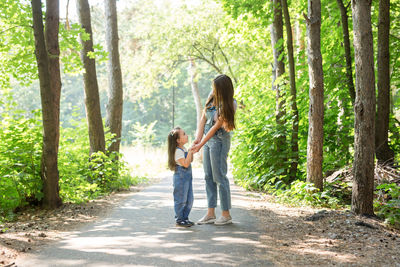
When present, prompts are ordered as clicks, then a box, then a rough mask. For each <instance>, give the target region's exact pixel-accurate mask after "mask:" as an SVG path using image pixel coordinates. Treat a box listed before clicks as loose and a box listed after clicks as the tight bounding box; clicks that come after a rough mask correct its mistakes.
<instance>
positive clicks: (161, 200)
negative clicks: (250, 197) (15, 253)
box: [32, 170, 269, 266]
mask: <svg viewBox="0 0 400 267" xmlns="http://www.w3.org/2000/svg"><path fill="white" fill-rule="evenodd" d="M194 172H195V173H196V175H197V177H195V178H194V183H193V184H194V191H195V203H194V208H193V210H192V212H191V214H190V217H191V219H192V220H193V221H196V220H198V219H199V218H201V217H202V215H203V214H204V212H205V211H206V208H207V203H206V198H205V197H204V195H205V191H204V179H203V175H201V174H202V173H201V171H199V170H195V171H194ZM199 177H200V178H199ZM232 197H233V202H234V203H235V202H236V201H237V199H238V198H240V197H241V195H240V194H238V193H236V190H233V193H232ZM219 213H220V211H219V210H218V211H217V214H219ZM244 214H247V210H246V209H244V208H242V207H241V206H235V207H234V208H233V209H232V216H233V217H234V223H233V224H232V225H227V226H214V225H201V226H200V225H195V226H192V227H190V228H179V227H176V226H175V222H174V211H173V197H172V179H171V178H170V177H166V178H165V179H163V180H162V183H160V184H156V185H154V186H151V187H148V188H146V189H144V190H143V191H141V192H138V193H135V195H134V196H133V197H131V198H130V199H128V200H127V201H125V202H124V203H123V204H122V205H120V206H118V207H116V208H115V209H114V210H113V211H112V212H111V214H110V215H109V217H108V218H105V219H103V220H102V221H98V222H96V223H94V224H93V225H89V226H88V227H86V228H84V229H81V230H80V231H79V232H76V233H75V234H72V235H70V236H69V237H68V238H66V239H65V240H62V241H61V242H59V243H57V244H55V246H53V247H52V248H51V249H49V250H48V252H47V251H44V253H43V254H41V255H32V256H33V257H35V259H34V260H33V262H32V263H34V262H35V260H37V261H38V262H42V261H41V260H42V259H43V260H44V259H45V261H46V262H47V263H48V264H49V266H51V265H52V264H59V265H67V264H66V262H67V260H70V259H82V258H83V259H87V260H86V261H85V262H83V263H82V265H85V266H90V265H91V264H93V266H95V264H96V266H109V265H113V264H115V263H118V264H119V265H124V264H127V265H129V264H132V263H135V264H136V265H144V266H170V265H174V264H186V263H187V264H189V263H190V264H191V265H194V266H196V265H200V266H216V265H220V264H221V263H224V265H227V266H237V265H253V264H252V263H254V264H256V265H257V263H258V265H261V266H266V265H269V262H268V261H265V259H263V258H259V256H258V255H264V253H265V252H263V251H264V249H265V246H264V245H263V244H262V242H261V241H260V240H259V235H260V233H259V231H257V228H256V225H254V222H253V218H251V217H248V216H246V215H244ZM244 255H251V257H249V256H244ZM92 259H93V260H92ZM69 262H73V261H69Z"/></svg>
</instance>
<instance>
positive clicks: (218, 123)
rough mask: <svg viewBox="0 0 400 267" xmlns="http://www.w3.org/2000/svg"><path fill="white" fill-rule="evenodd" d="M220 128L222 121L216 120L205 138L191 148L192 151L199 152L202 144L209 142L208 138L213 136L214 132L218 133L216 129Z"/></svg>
mask: <svg viewBox="0 0 400 267" xmlns="http://www.w3.org/2000/svg"><path fill="white" fill-rule="evenodd" d="M221 126H222V120H221V119H218V120H217V121H216V122H215V124H214V125H213V127H211V129H210V130H209V131H208V133H207V134H206V136H204V137H203V139H202V140H201V142H200V143H199V144H197V145H195V146H193V147H192V149H193V150H194V151H196V152H197V151H199V150H200V148H202V147H203V146H204V144H205V143H207V141H208V140H210V138H211V137H213V136H214V134H215V132H216V131H218V129H219V128H221Z"/></svg>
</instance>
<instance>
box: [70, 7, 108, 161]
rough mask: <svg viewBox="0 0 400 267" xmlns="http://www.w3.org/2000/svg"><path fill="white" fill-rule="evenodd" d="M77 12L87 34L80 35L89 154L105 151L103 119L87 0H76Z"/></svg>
mask: <svg viewBox="0 0 400 267" xmlns="http://www.w3.org/2000/svg"><path fill="white" fill-rule="evenodd" d="M76 7H77V11H78V12H77V13H78V16H79V21H80V23H81V25H82V28H84V29H85V31H86V33H87V34H88V35H89V36H86V35H83V34H81V35H80V38H81V43H82V51H81V59H82V62H83V66H84V69H85V73H84V74H83V80H84V85H85V86H84V87H85V105H86V115H87V120H88V128H89V141H90V154H92V153H93V152H97V151H102V152H105V146H106V145H105V138H104V128H103V120H102V118H101V111H100V97H99V86H98V84H97V77H96V63H95V60H94V58H92V57H91V55H90V53H93V35H92V26H91V19H90V9H89V3H88V0H78V1H77V3H76Z"/></svg>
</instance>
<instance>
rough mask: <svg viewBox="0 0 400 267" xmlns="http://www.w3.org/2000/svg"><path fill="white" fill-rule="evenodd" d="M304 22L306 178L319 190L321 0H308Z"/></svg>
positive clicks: (321, 85)
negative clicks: (306, 96) (307, 94)
mask: <svg viewBox="0 0 400 267" xmlns="http://www.w3.org/2000/svg"><path fill="white" fill-rule="evenodd" d="M304 17H305V19H306V23H307V43H308V47H307V49H308V52H307V54H308V69H309V79H310V89H309V90H310V91H309V96H310V103H309V110H308V119H309V126H308V140H307V182H311V183H313V184H314V185H315V187H316V188H318V189H320V191H322V189H323V176H322V157H323V150H322V148H323V140H324V139H323V137H324V133H323V122H324V75H323V70H322V55H321V1H320V0H308V16H306V15H304Z"/></svg>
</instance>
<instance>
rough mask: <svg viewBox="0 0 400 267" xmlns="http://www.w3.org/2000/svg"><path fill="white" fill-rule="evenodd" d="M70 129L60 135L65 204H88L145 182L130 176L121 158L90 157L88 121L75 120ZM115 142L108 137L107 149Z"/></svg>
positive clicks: (114, 154)
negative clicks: (97, 198)
mask: <svg viewBox="0 0 400 267" xmlns="http://www.w3.org/2000/svg"><path fill="white" fill-rule="evenodd" d="M70 125H71V126H70V127H65V128H62V129H61V134H60V136H61V138H60V149H59V151H60V154H59V161H58V165H59V172H60V195H61V197H62V199H63V201H67V202H84V201H87V200H90V199H94V198H96V197H98V196H100V195H103V194H105V193H108V192H111V191H114V190H118V189H121V188H129V186H131V185H133V184H137V183H139V182H141V181H142V179H143V178H140V177H134V176H132V175H131V174H130V171H129V169H128V167H127V164H126V162H125V161H123V160H122V155H121V154H116V153H112V154H110V155H106V154H104V153H102V152H97V153H93V154H92V155H91V156H90V157H89V151H90V146H89V138H88V136H87V133H88V129H87V123H86V120H84V119H83V120H81V121H75V120H73V121H71V122H70ZM112 141H113V140H112V136H111V135H110V134H107V135H106V142H107V146H108V145H109V144H110V142H112ZM117 157H118V158H119V160H116V158H117Z"/></svg>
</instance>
